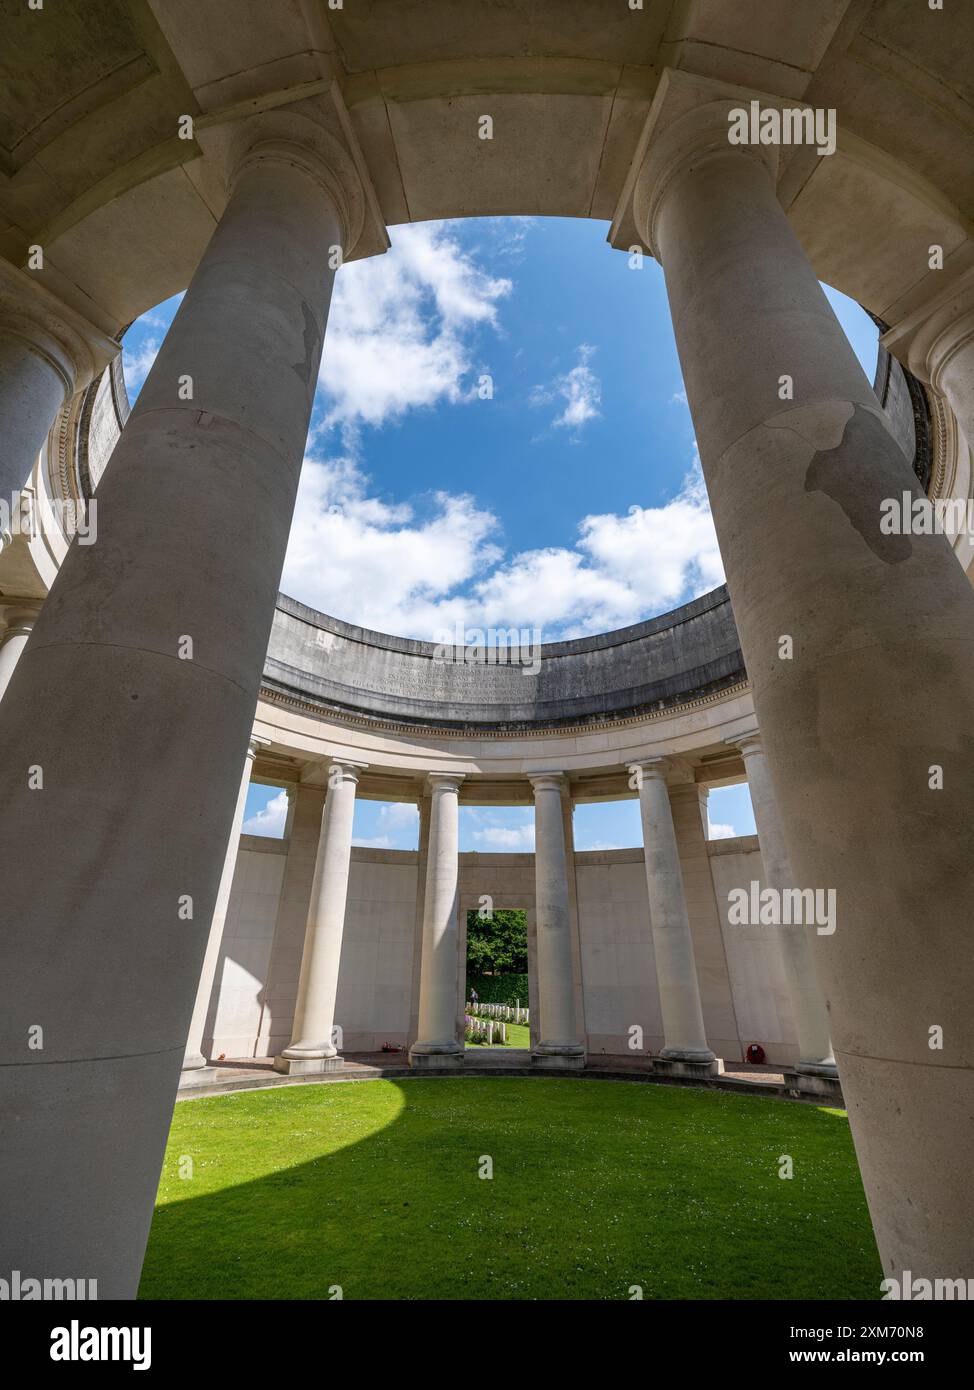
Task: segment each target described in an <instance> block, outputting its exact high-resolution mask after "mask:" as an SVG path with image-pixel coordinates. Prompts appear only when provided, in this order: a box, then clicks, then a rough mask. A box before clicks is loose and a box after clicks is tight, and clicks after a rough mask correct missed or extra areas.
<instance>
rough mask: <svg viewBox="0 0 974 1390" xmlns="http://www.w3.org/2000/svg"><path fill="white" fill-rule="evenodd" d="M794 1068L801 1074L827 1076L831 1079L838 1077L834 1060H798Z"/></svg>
mask: <svg viewBox="0 0 974 1390" xmlns="http://www.w3.org/2000/svg"><path fill="white" fill-rule="evenodd" d="M794 1070H795V1071H797V1072H798V1073H799V1074H800V1075H801V1076H828V1077H831V1078H832V1080H833V1081H838V1079H839V1068H838V1067H837V1066H836V1065H835V1063H834V1062H799V1063H798V1065H797V1066H796V1067H795V1068H794Z"/></svg>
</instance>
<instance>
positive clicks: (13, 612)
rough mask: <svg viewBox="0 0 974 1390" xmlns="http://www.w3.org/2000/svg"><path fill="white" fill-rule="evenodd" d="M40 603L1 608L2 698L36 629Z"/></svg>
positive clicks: (0, 689) (0, 698) (0, 669)
mask: <svg viewBox="0 0 974 1390" xmlns="http://www.w3.org/2000/svg"><path fill="white" fill-rule="evenodd" d="M39 611H40V604H39V603H38V604H33V603H13V604H11V605H10V606H9V607H6V608H4V609H2V610H0V618H2V620H3V626H2V627H0V700H2V699H3V696H4V691H5V690H6V689H7V686H8V685H9V684H10V677H11V676H12V675H13V673H14V667H15V666H16V665H17V662H18V661H19V660H20V658H21V655H22V653H23V650H24V648H25V647H26V646H27V639H28V637H29V636H30V634H31V633H32V632H33V630H34V623H35V622H36V621H37V614H38V612H39Z"/></svg>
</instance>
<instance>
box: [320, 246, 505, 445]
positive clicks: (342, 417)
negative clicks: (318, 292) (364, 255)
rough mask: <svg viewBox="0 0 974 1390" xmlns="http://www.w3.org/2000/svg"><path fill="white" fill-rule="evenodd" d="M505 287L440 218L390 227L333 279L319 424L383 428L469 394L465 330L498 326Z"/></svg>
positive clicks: (472, 385) (470, 361)
mask: <svg viewBox="0 0 974 1390" xmlns="http://www.w3.org/2000/svg"><path fill="white" fill-rule="evenodd" d="M510 291H511V281H510V280H507V279H503V278H498V277H495V276H491V275H488V274H487V273H486V272H485V271H484V270H482V269H481V268H480V267H479V266H478V265H477V264H476V263H475V261H474V260H473V258H472V257H471V256H470V254H469V253H468V252H466V251H464V249H463V247H462V246H461V245H460V243H459V241H458V240H457V239H456V237H455V236H454V235H453V234H452V233H451V232H450V231H449V229H448V228H447V227H446V226H445V225H444V224H442V223H435V222H429V223H418V224H415V225H412V226H405V227H398V228H396V229H395V231H394V232H393V245H392V248H391V249H390V250H389V252H388V253H387V254H386V255H385V256H376V257H373V258H370V259H368V260H364V261H353V262H352V264H351V265H347V266H345V267H343V269H342V273H341V275H339V276H338V277H337V279H336V281H335V294H334V298H333V301H332V306H331V310H330V313H329V316H328V331H327V336H326V339H325V349H324V352H323V354H322V360H321V371H320V374H319V380H320V382H321V384H322V386H323V387H324V389H325V391H326V393H327V403H326V412H325V417H324V424H325V425H326V426H330V425H334V424H336V423H341V424H359V423H362V422H364V423H367V424H370V425H381V424H383V423H384V422H386V421H388V420H395V419H397V418H399V417H400V416H402V415H403V414H404V413H405V412H406V411H407V410H411V409H416V408H417V407H423V406H432V405H435V404H436V403H437V402H439V401H443V400H445V401H457V400H460V399H461V398H462V397H465V396H468V395H471V394H472V393H473V391H474V389H475V382H474V381H473V380H472V379H469V378H470V377H471V373H472V372H473V371H474V367H475V362H474V356H473V347H472V343H471V339H470V334H471V330H472V329H474V328H476V327H478V326H480V325H484V324H487V325H495V324H496V322H497V304H498V301H499V300H501V299H503V298H504V296H505V295H507V294H509V293H510Z"/></svg>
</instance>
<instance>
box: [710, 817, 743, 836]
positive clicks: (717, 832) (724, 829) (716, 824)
mask: <svg viewBox="0 0 974 1390" xmlns="http://www.w3.org/2000/svg"><path fill="white" fill-rule="evenodd" d="M708 825H709V826H710V834H709V835H708V837H707V838H708V839H710V840H733V839H735V838H736V836H737V831H736V830H735V829H734V827H733V826H732V825H724V824H723V823H722V822H720V821H708Z"/></svg>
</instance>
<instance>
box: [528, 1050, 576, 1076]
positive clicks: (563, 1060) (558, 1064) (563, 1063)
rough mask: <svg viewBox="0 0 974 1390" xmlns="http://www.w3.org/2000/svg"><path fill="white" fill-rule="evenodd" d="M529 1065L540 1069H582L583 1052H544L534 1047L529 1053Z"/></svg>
mask: <svg viewBox="0 0 974 1390" xmlns="http://www.w3.org/2000/svg"><path fill="white" fill-rule="evenodd" d="M531 1065H532V1067H537V1068H538V1069H539V1070H542V1071H583V1070H584V1068H585V1053H584V1052H545V1051H542V1050H541V1049H540V1048H535V1049H534V1050H533V1051H532V1053H531Z"/></svg>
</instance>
